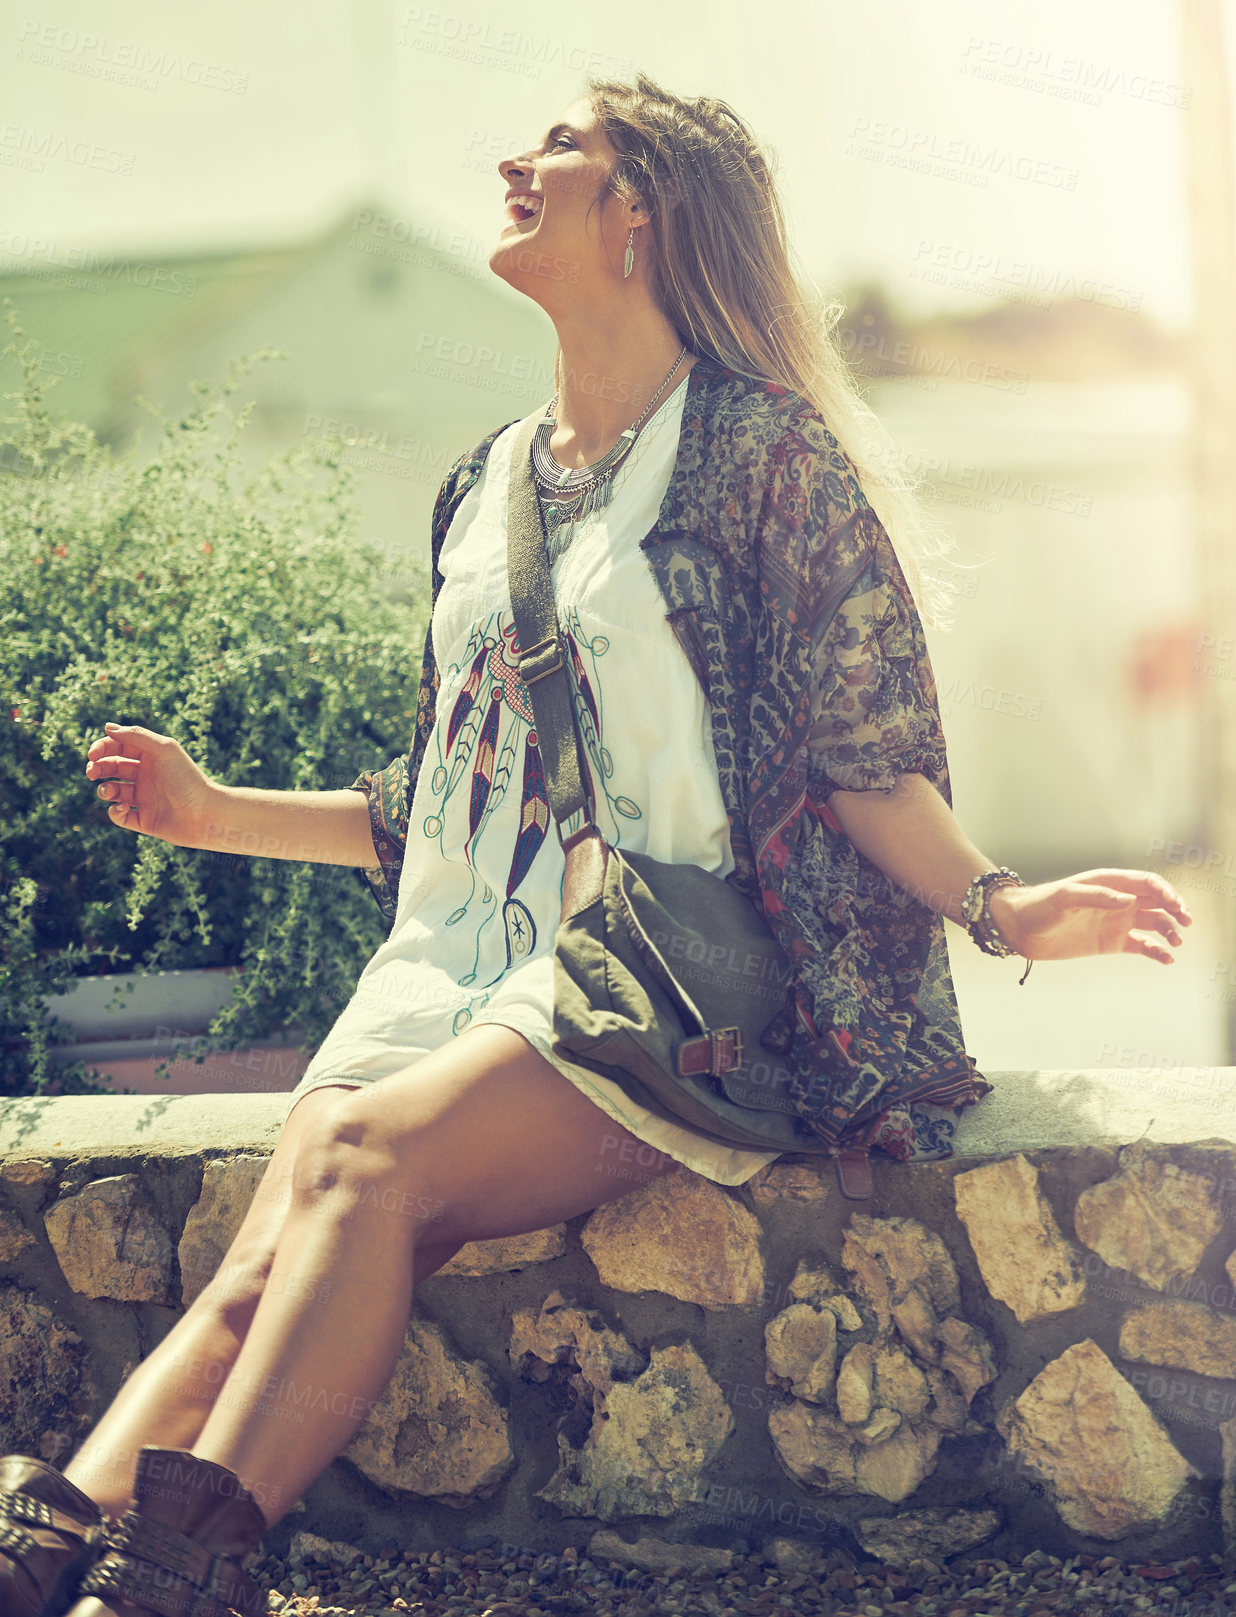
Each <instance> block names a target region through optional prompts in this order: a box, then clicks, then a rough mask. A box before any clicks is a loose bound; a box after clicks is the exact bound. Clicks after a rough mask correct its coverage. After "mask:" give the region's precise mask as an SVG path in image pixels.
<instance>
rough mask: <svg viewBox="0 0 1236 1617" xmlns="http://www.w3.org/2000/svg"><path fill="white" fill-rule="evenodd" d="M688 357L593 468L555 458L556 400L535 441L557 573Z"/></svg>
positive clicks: (536, 476) (539, 485)
mask: <svg viewBox="0 0 1236 1617" xmlns="http://www.w3.org/2000/svg"><path fill="white" fill-rule="evenodd" d="M686 353H687V350H686V348H685V347H684V348H683V350H682V353H680V354H679V356H678V358H677V359H676V360H675V361H674V363H673V364H672V365H671V366H670V369H669V375H668V376H666V378H665V380H664V381H663V382H662V383H661V386H660V387H659V388H658V389H657V391H656V392H655V393H654V394H653V395H652V397H651V398H650V399H649V400H648V403H647V405H646V406H645V408H644V410H643V412H642V413H641V415H640V417H639V419H638V420H637V421H636V422H635V424H634V426H630V427H627V428H626V429H625V430H624V431H623V432H622V433H621V434H620V436H619V438H618V442H617V443H616V444H615V445H614V447H613V448H612V449H611V450H609V451H608V453H607V454H604V455H602V456H601V458H600V460H597V461H594V462H593V463H592V465H591V466H570V467H568V466H559V464H558V462H557V461H556V460H555V459H554V457H553V455H552V454H551V453H550V449H549V440H550V437H551V436H552V434H553V430H554V428H555V427H556V426H557V424H558V416H557V408H558V395H557V394H556V393H555V394H554V397H553V399H552V400H551V402H550V406H549V409H548V410H547V411H546V413H545V414H544V415H543V416H542V417H541V419H540V421H539V422H538V424H537V429H536V433H535V435H534V436H533V439H532V474H533V478H534V480H535V482H536V488H537V493H538V494H539V495H540V498H541V510H542V512H543V513H544V516H545V541H546V550H547V552H548V555H549V562H550V566H551V567H552V566H553V564H554V562H555V561H557V559H558V557H559V556H560V555H561V554H562V552H563V551H564V550H565V549H566V548H567V546H568V545H569V544H570V542H571V540H572V539H573V538H574V537H575V535H576V533H577V532H578V531H579V525H580V524H581V523H582V522H583V520H584V518H585V517H588V516H591V514H592V513H593V512H594V511H600V510H602V509H603V508H604V507H605V506H607V505H608V504H609V502H610V497H611V495H612V494H613V488H614V477H615V474H616V473H617V471H618V468H619V467H620V466H621V465H622V463H623V461H625V460H626V458H627V456H628V455H629V454H630V452H631V448H632V446H633V445H634V443H635V440H636V438H638V436H639V434H640V432H641V430H642V429H643V426H644V423H645V422H646V420H647V419H648V416H649V415H650V414H651V413H652V410H653V408H654V407H655V405H656V402H657V400H658V399H659V398H660V397H661V395H662V393H664V392H665V389H666V388H667V387H668V386H669V381H670V377H671V376H673V374H674V372H675V371H676V370H677V369H678V367H679V366H680V365H681V364H682V362H683V360H684V359H685V358H686Z"/></svg>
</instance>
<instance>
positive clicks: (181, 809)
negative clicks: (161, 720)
mask: <svg viewBox="0 0 1236 1617" xmlns="http://www.w3.org/2000/svg"><path fill="white" fill-rule="evenodd" d="M105 729H106V731H107V734H106V735H105V736H102V737H100V739H99V740H97V741H95V742H93V743H92V745H91V746H90V748H89V751H88V753H87V763H86V776H87V778H88V779H89V780H92V781H94V782H95V790H96V794H97V795H98V796H99V797H100V798H101V799H103V800H105V801H106V802H107V805H108V808H107V812H108V816H109V818H110V819H111V821H112V824H113V825H118V826H120V827H122V828H123V829H124V830H126V831H136V832H138V833H140V834H141V835H143V836H151V837H160V838H162V840H163V841H165V842H171V843H173V844H174V845H175V846H176V847H178V848H202V849H205V850H208V851H210V852H212V853H245V854H250V855H253V856H254V857H257V858H260V859H304V860H308V861H310V862H311V863H315V864H322V865H359V866H362V867H368V866H376V865H377V863H378V860H377V855H376V853H375V851H374V846H373V833H372V830H371V828H370V819H369V809H368V805H367V803H366V798H365V794H364V792H360V791H357V790H356V789H355V788H354V787H351V786H344V787H340V788H339V789H338V790H336V791H325V792H313V791H276V790H266V789H264V788H262V787H259V786H226V785H224V784H223V783H222V782H221V781H216V780H211V779H210V777H209V776H208V775H207V774H206V772H205V771H204V770H203V769H202V768H201V767H200V766H199V765H198V764H197V763H195V762H194V760H193V759H192V758H191V757H190V756H189V754H188V753H187V752H186V751H185V749H184V747H183V746H182V745H181V744H180V742H179V741H177V740H176V739H175V738H174V737H172V736H166V735H161V734H160V733H159V732H158V731H157V730H148V729H147V728H146V727H145V726H144V725H140V724H128V725H120V724H110V723H109V724H108V725H106V726H105Z"/></svg>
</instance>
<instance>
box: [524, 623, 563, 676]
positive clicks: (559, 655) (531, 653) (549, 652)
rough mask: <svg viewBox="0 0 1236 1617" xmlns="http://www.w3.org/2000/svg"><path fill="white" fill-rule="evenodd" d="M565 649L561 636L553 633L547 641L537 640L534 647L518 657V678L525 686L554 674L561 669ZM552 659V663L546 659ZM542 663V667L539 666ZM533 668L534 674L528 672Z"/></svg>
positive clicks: (530, 647)
mask: <svg viewBox="0 0 1236 1617" xmlns="http://www.w3.org/2000/svg"><path fill="white" fill-rule="evenodd" d="M565 654H566V647H565V645H564V644H563V642H562V636H561V635H560V634H559V633H557V631H555V632H554V633H553V634H551V635H550V636H549V637H548V639H545V640H538V641H537V643H536V645H535V646H529V647H528V649H527V651H523V652H521V653H520V655H519V677H520V679H522V680H523V682H524V684H525V685H535V684H536V682H537V680H538V679H544V678H545V676H546V674H556V673H557V671H558V670H559V669H560V668H561V667H562V663H563V658H564V656H565ZM550 657H552V658H553V661H552V662H550V661H549V660H548V659H549V658H550ZM542 663H544V665H545V666H544V667H541V666H540V665H541V664H542ZM533 668H535V669H536V672H535V673H531V672H529V670H531V669H533Z"/></svg>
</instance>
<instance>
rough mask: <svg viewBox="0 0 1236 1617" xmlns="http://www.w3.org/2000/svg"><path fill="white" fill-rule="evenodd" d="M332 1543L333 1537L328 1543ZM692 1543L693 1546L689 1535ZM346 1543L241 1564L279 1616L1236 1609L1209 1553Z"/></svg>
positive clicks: (962, 1616) (1174, 1612)
mask: <svg viewBox="0 0 1236 1617" xmlns="http://www.w3.org/2000/svg"><path fill="white" fill-rule="evenodd" d="M335 1548H336V1549H337V1550H338V1549H340V1546H335ZM684 1548H686V1549H688V1551H689V1547H684ZM383 1551H384V1552H385V1553H384V1554H382V1555H379V1556H369V1555H363V1554H361V1553H360V1552H359V1551H356V1550H354V1549H353V1550H351V1551H350V1552H349V1551H347V1550H343V1551H342V1553H341V1555H340V1556H338V1557H336V1558H332V1559H331V1560H330V1562H329V1563H327V1564H325V1565H323V1564H321V1563H320V1562H318V1561H316V1560H311V1559H307V1558H306V1559H304V1560H301V1559H300V1558H299V1557H298V1556H297V1555H296V1553H295V1551H294V1550H293V1551H291V1552H290V1558H289V1561H283V1560H279V1559H278V1558H277V1557H275V1556H270V1555H255V1556H253V1557H251V1558H250V1559H249V1560H248V1561H247V1562H246V1565H247V1566H248V1568H249V1570H250V1571H251V1572H252V1573H253V1575H254V1576H255V1577H256V1578H257V1579H258V1581H259V1583H260V1584H264V1585H265V1586H266V1587H267V1588H269V1590H270V1594H269V1597H268V1598H269V1602H270V1609H271V1611H272V1613H273V1612H278V1613H279V1614H280V1617H309V1614H310V1613H316V1614H318V1617H325V1614H327V1613H333V1614H335V1617H343V1614H345V1613H346V1614H348V1617H353V1614H365V1617H376V1614H379V1613H385V1614H391V1613H400V1614H407V1613H410V1614H412V1617H440V1614H449V1617H516V1614H518V1617H550V1614H551V1613H556V1612H588V1613H590V1614H591V1617H610V1614H613V1617H619V1614H621V1617H652V1614H653V1613H668V1614H673V1613H683V1614H684V1617H685V1614H687V1613H697V1612H699V1613H705V1614H707V1617H718V1614H720V1613H727V1612H780V1611H782V1610H789V1611H793V1612H821V1613H827V1614H828V1617H892V1614H896V1617H900V1614H902V1613H905V1614H913V1617H919V1614H922V1617H997V1614H998V1617H1005V1614H1007V1617H1039V1614H1043V1617H1046V1614H1047V1613H1049V1612H1050V1613H1073V1614H1077V1617H1123V1614H1126V1613H1133V1612H1152V1613H1154V1614H1155V1617H1220V1614H1223V1617H1226V1614H1228V1613H1232V1612H1236V1563H1234V1562H1232V1561H1231V1560H1230V1559H1224V1558H1222V1557H1220V1556H1218V1555H1208V1556H1206V1557H1192V1558H1189V1559H1186V1560H1182V1561H1174V1562H1171V1563H1169V1564H1159V1563H1157V1562H1155V1561H1154V1560H1153V1559H1151V1560H1149V1561H1138V1560H1132V1561H1130V1560H1124V1561H1122V1560H1120V1559H1118V1558H1117V1557H1115V1556H1111V1555H1104V1556H1095V1555H1074V1556H1072V1557H1070V1559H1069V1560H1067V1561H1061V1560H1060V1558H1059V1557H1058V1556H1052V1555H1047V1554H1046V1553H1045V1552H1044V1551H1042V1550H1034V1551H1032V1552H1031V1553H1030V1554H1029V1555H1028V1556H1026V1557H1025V1558H1024V1560H1022V1561H1012V1562H1007V1561H1000V1560H995V1559H988V1560H984V1559H982V1558H981V1557H978V1556H972V1557H971V1558H970V1559H968V1560H963V1558H962V1557H960V1556H954V1557H952V1558H951V1560H949V1561H948V1563H947V1564H944V1563H941V1562H937V1561H931V1560H919V1559H915V1560H911V1561H910V1562H909V1563H908V1564H907V1565H906V1566H905V1567H903V1568H894V1567H891V1566H888V1565H886V1564H885V1563H884V1562H881V1561H868V1560H861V1561H858V1562H855V1561H854V1560H853V1558H852V1557H851V1556H849V1555H847V1554H846V1553H845V1552H844V1551H840V1550H833V1551H831V1552H830V1553H829V1554H828V1555H826V1556H821V1557H818V1558H816V1559H814V1560H805V1561H803V1562H802V1564H801V1566H800V1569H799V1570H796V1571H787V1570H779V1569H778V1568H777V1567H776V1566H774V1565H773V1564H772V1563H771V1562H770V1561H769V1560H768V1559H766V1558H765V1557H764V1556H763V1555H760V1554H755V1555H749V1556H746V1557H744V1558H739V1557H735V1559H734V1564H733V1567H732V1569H731V1570H730V1571H728V1572H705V1571H695V1572H692V1573H690V1574H689V1575H688V1574H686V1573H684V1572H683V1571H682V1570H681V1569H680V1568H674V1567H673V1566H671V1567H669V1569H668V1570H667V1571H665V1572H661V1573H652V1572H647V1571H642V1570H640V1569H638V1568H634V1567H626V1566H622V1565H619V1564H617V1563H615V1562H611V1561H609V1560H606V1559H602V1558H600V1557H598V1558H597V1559H596V1560H591V1559H589V1557H588V1556H587V1555H585V1554H579V1553H578V1552H577V1551H575V1550H572V1549H567V1550H565V1551H563V1553H562V1554H560V1555H550V1554H544V1555H534V1554H532V1553H531V1552H525V1553H523V1554H521V1555H518V1556H517V1557H515V1558H510V1552H509V1551H503V1550H502V1549H497V1550H477V1551H475V1552H470V1553H464V1552H458V1551H455V1550H434V1551H433V1552H432V1553H430V1552H427V1551H422V1552H414V1551H411V1550H406V1551H402V1552H401V1551H400V1550H399V1549H398V1546H397V1545H394V1544H387V1545H384V1546H383Z"/></svg>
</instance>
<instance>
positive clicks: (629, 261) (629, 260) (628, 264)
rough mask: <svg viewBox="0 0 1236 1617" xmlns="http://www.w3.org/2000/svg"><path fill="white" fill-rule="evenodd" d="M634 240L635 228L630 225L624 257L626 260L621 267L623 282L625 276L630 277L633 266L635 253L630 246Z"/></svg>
mask: <svg viewBox="0 0 1236 1617" xmlns="http://www.w3.org/2000/svg"><path fill="white" fill-rule="evenodd" d="M634 240H635V226H634V225H632V226H631V229H630V231H629V233H628V235H627V256H626V259H625V261H624V262H623V266H622V278H623V280H626V278H627V276H628V275H630V273H631V270H632V267H633V266H634V264H635V251H634V249H633V247H632V245H631V244H632V242H633V241H634Z"/></svg>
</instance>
